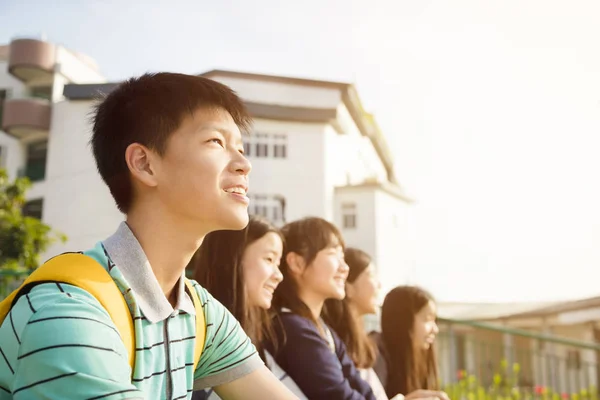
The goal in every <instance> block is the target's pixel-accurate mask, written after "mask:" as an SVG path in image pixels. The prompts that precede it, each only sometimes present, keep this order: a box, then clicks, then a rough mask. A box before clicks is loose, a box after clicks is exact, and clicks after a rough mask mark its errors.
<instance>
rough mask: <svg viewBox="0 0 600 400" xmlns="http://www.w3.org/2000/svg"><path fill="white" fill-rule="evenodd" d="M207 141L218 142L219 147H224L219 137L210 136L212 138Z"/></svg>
mask: <svg viewBox="0 0 600 400" xmlns="http://www.w3.org/2000/svg"><path fill="white" fill-rule="evenodd" d="M209 142H213V143H216V144H218V145H219V146H221V147H224V146H223V141H222V140H221V139H219V138H212V139H210V140H209Z"/></svg>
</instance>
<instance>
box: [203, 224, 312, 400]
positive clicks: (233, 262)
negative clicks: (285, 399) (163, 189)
mask: <svg viewBox="0 0 600 400" xmlns="http://www.w3.org/2000/svg"><path fill="white" fill-rule="evenodd" d="M282 251H283V235H282V234H281V232H280V231H279V230H278V229H277V228H276V227H275V226H273V225H272V224H271V223H270V222H269V221H268V220H267V219H265V218H262V217H259V216H251V217H250V221H249V223H248V225H247V226H246V228H245V229H243V230H241V231H217V232H213V233H209V234H208V235H207V236H206V237H205V238H204V241H203V242H202V246H200V248H199V249H198V252H197V253H196V255H195V256H194V259H193V260H192V263H193V265H192V267H194V269H195V276H194V278H195V279H196V280H197V281H198V283H200V284H201V285H202V286H203V287H204V288H206V289H207V290H208V291H209V292H210V293H211V294H212V295H213V297H214V298H215V299H217V300H218V301H220V302H221V303H222V304H223V305H224V306H225V307H227V309H229V311H231V313H232V314H233V316H234V317H235V318H236V319H237V320H238V321H239V322H240V324H241V326H242V328H243V329H244V330H245V331H246V333H247V334H248V336H249V337H250V339H251V340H252V343H253V344H254V345H255V347H256V349H257V351H258V352H259V354H260V356H261V357H262V359H263V361H265V364H266V365H267V366H268V367H269V369H270V370H271V372H273V374H274V375H275V376H276V377H277V378H279V380H281V381H282V383H283V384H284V385H285V386H286V387H287V388H288V389H290V390H291V391H292V393H294V394H295V395H296V396H297V397H298V398H299V399H300V400H304V399H306V396H304V394H302V392H301V391H300V389H299V388H298V386H297V385H296V384H295V383H294V382H293V381H292V379H291V378H290V377H289V376H287V374H285V372H284V371H283V370H282V369H281V368H280V367H279V366H278V365H277V364H276V363H275V361H274V360H273V357H272V356H271V355H270V354H269V353H268V352H267V351H266V350H265V348H264V346H263V341H264V340H265V339H267V338H271V339H272V335H273V330H272V329H271V315H270V314H269V312H268V310H269V308H270V307H271V300H272V298H273V292H274V290H275V288H277V286H278V285H279V284H280V283H281V280H282V279H283V276H282V274H281V272H280V271H279V263H280V260H281V253H282ZM192 398H193V400H201V399H208V400H217V399H219V396H218V395H217V394H216V393H215V392H213V391H212V390H203V391H199V392H195V393H194V395H193V397H192Z"/></svg>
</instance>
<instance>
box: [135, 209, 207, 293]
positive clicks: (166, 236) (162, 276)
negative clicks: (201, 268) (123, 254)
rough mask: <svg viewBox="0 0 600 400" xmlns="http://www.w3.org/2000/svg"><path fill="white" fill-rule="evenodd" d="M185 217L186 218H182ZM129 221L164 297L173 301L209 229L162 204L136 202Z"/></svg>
mask: <svg viewBox="0 0 600 400" xmlns="http://www.w3.org/2000/svg"><path fill="white" fill-rule="evenodd" d="M182 220H183V221H182ZM127 225H129V228H130V229H131V231H132V232H133V234H134V235H135V237H136V239H137V240H138V242H139V243H140V245H141V246H142V249H143V250H144V253H145V254H146V257H147V258H148V261H149V262H150V266H151V268H152V272H154V276H155V277H156V280H157V281H158V283H159V285H160V287H161V288H162V290H163V293H164V294H165V297H166V298H167V299H169V301H170V302H171V303H172V304H173V302H174V301H175V299H174V291H173V289H174V288H175V285H176V284H177V282H178V281H179V279H180V278H181V276H182V274H183V272H184V271H185V268H186V267H187V265H188V263H189V262H190V260H191V258H192V256H193V255H194V253H195V252H196V250H197V249H198V247H200V244H202V239H203V238H204V236H205V235H206V233H204V232H202V230H201V229H198V227H197V226H196V227H195V229H192V224H190V223H189V222H187V223H186V221H185V219H184V218H181V217H177V216H173V215H169V214H168V213H166V212H164V209H163V207H161V205H160V204H143V203H142V204H136V208H135V209H134V210H131V212H130V213H128V215H127Z"/></svg>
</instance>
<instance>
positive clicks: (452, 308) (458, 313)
mask: <svg viewBox="0 0 600 400" xmlns="http://www.w3.org/2000/svg"><path fill="white" fill-rule="evenodd" d="M555 304H557V303H556V302H523V303H517V302H515V303H454V302H448V303H445V302H438V303H437V307H438V314H439V316H440V317H442V318H449V319H459V320H470V321H484V320H488V321H489V320H496V319H503V318H508V317H512V316H514V315H518V314H521V313H525V312H529V311H533V310H538V309H540V308H543V307H548V306H551V305H555Z"/></svg>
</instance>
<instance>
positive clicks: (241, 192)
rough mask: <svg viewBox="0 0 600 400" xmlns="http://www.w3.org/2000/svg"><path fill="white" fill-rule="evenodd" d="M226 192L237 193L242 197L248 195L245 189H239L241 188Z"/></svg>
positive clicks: (230, 189)
mask: <svg viewBox="0 0 600 400" xmlns="http://www.w3.org/2000/svg"><path fill="white" fill-rule="evenodd" d="M225 191H226V192H227V193H236V194H241V195H244V196H245V195H246V190H244V189H243V188H239V187H234V188H229V189H225Z"/></svg>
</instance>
